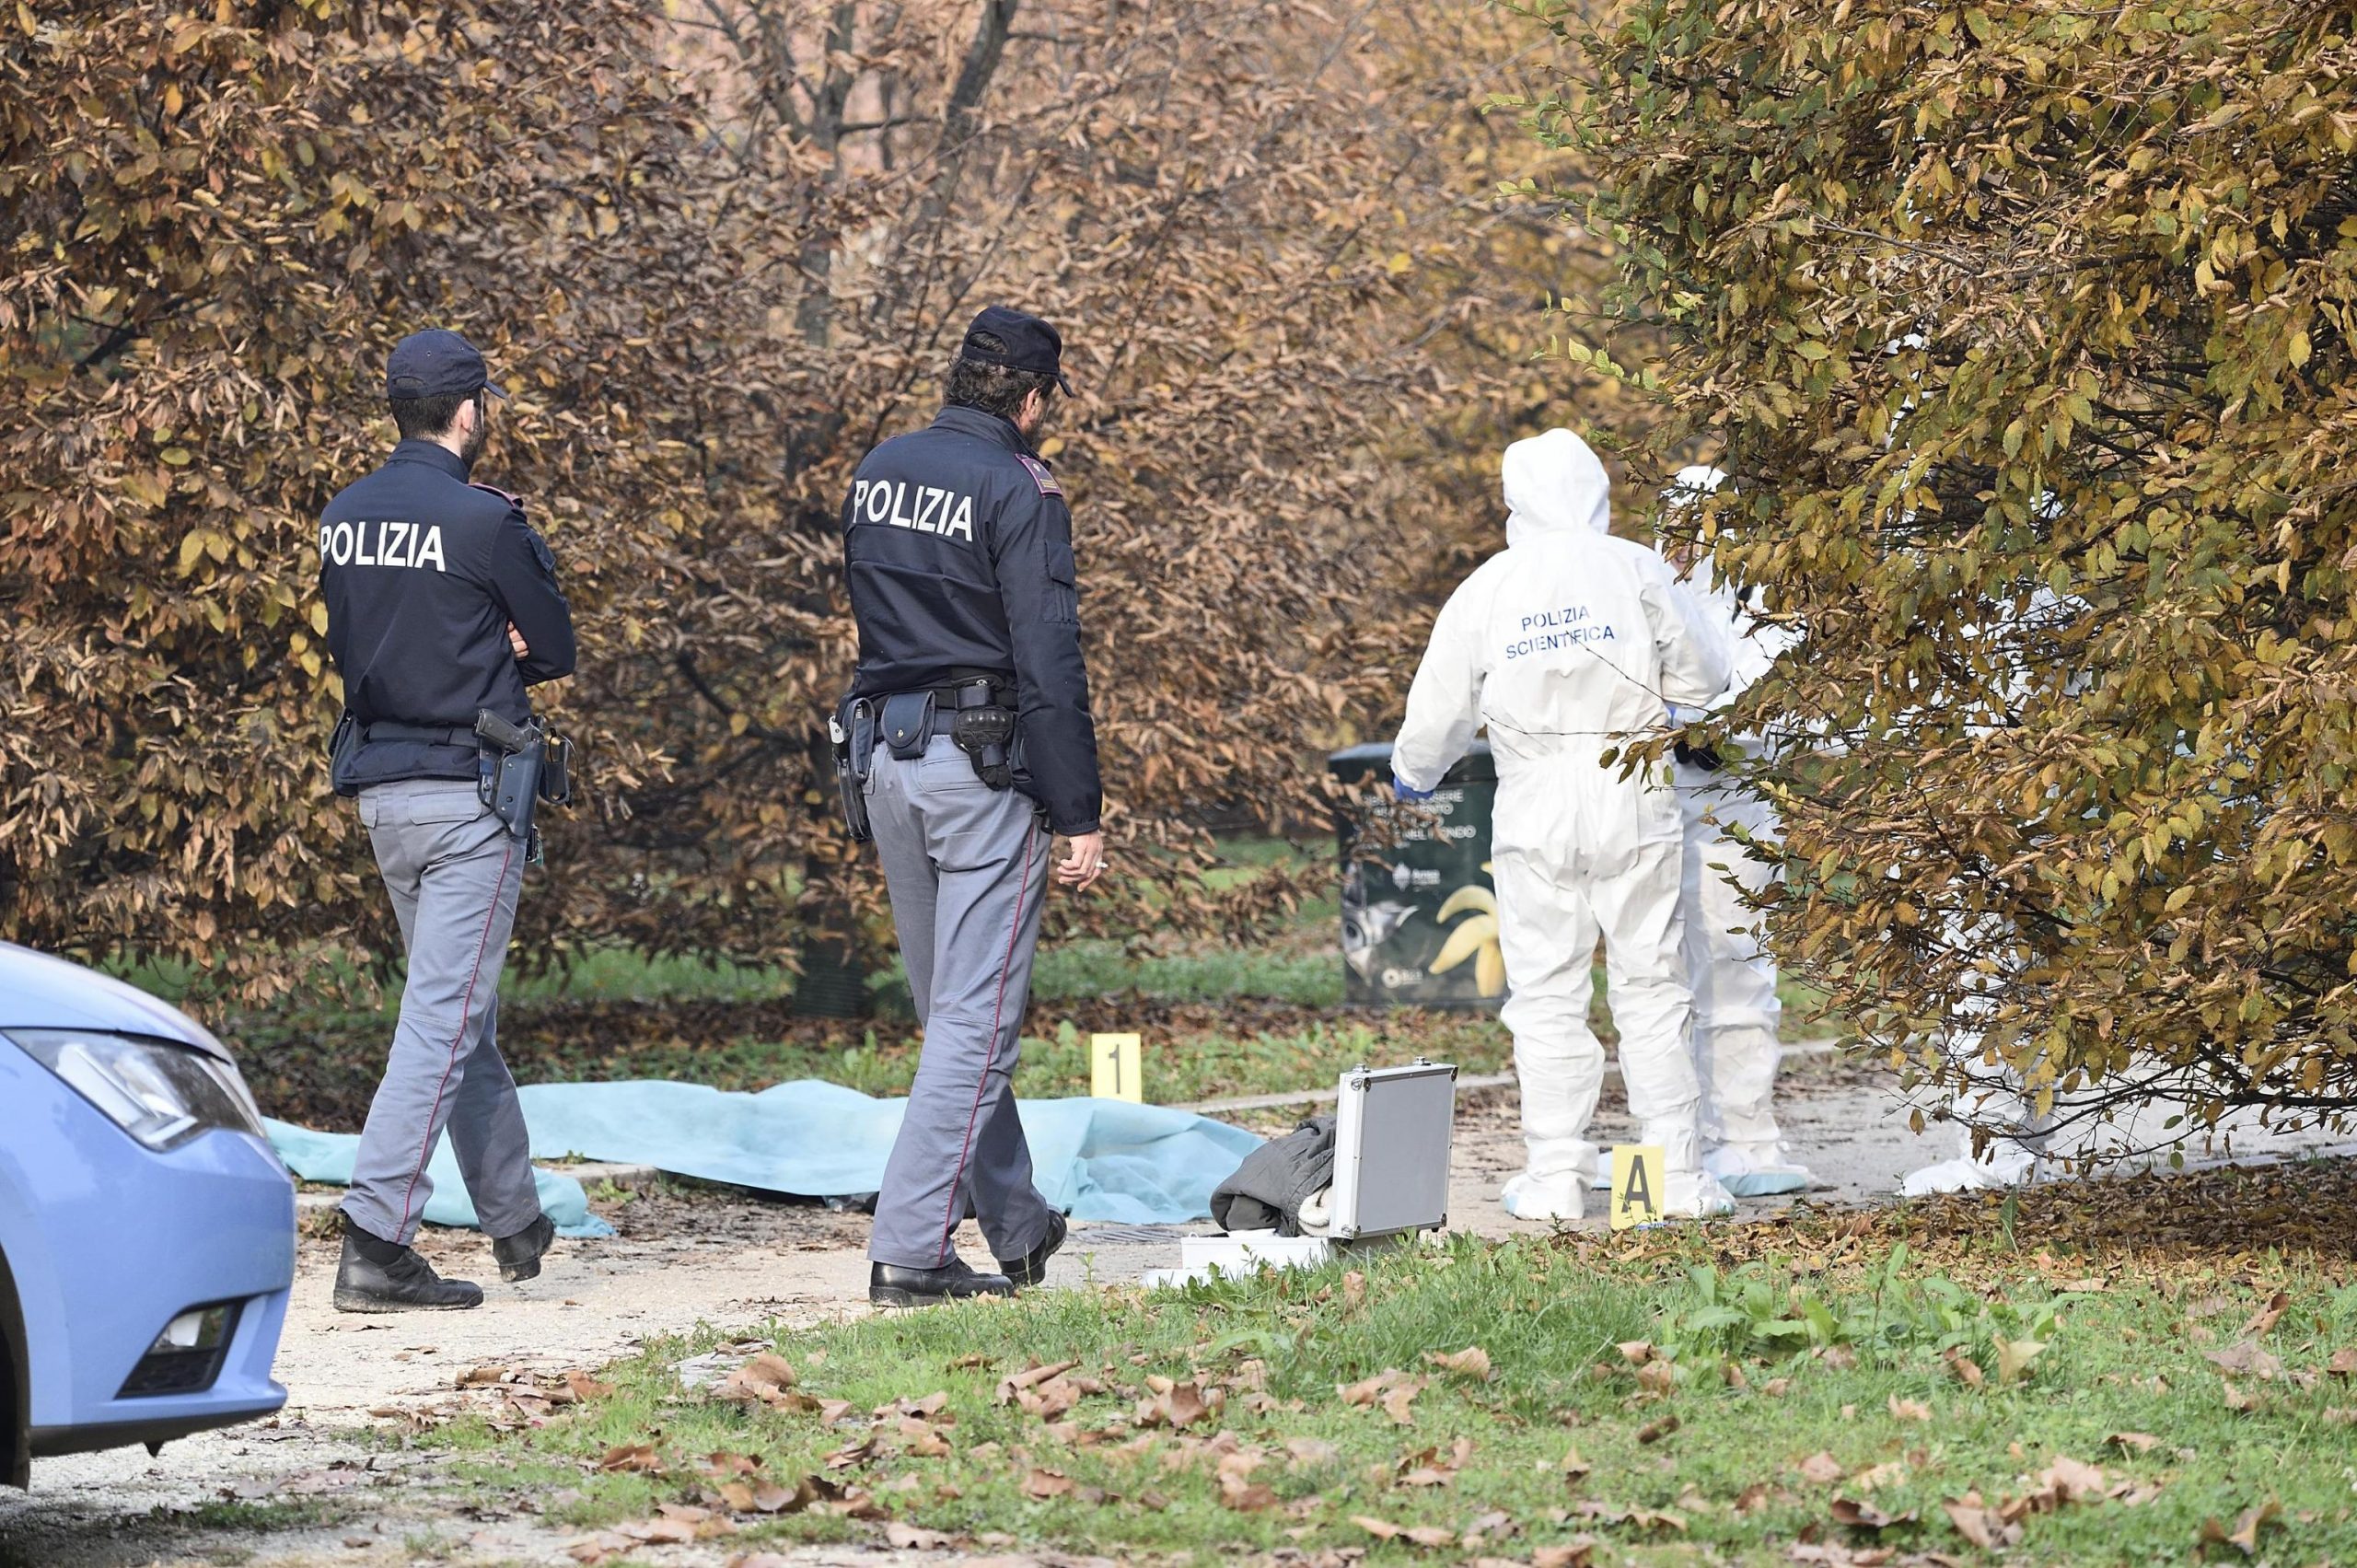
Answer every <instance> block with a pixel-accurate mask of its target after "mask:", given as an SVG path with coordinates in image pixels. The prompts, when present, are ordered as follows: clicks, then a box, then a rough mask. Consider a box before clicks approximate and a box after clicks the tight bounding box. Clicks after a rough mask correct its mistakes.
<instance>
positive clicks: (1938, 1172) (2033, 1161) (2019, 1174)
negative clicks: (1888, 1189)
mask: <svg viewBox="0 0 2357 1568" xmlns="http://www.w3.org/2000/svg"><path fill="white" fill-rule="evenodd" d="M2037 1170H2038V1156H2035V1155H2033V1154H2031V1153H2030V1152H2029V1151H2028V1150H2027V1149H2025V1148H2023V1147H2022V1146H2021V1145H2020V1144H1998V1145H1997V1146H1995V1147H1993V1148H1991V1150H1990V1151H1989V1157H1988V1158H1986V1159H1974V1158H1973V1157H1972V1156H1969V1155H1966V1156H1961V1157H1959V1158H1956V1159H1952V1160H1942V1161H1940V1162H1939V1164H1937V1165H1927V1166H1925V1167H1923V1168H1922V1169H1921V1170H1910V1171H1909V1172H1908V1173H1907V1175H1906V1176H1905V1177H1904V1178H1902V1179H1900V1181H1899V1183H1898V1191H1899V1193H1900V1195H1901V1196H1903V1197H1908V1198H1928V1197H1931V1196H1932V1195H1933V1194H1934V1193H1938V1192H1993V1191H1999V1190H2001V1189H2003V1188H2007V1187H2021V1186H2026V1185H2027V1184H2028V1182H2029V1180H2030V1179H2031V1177H2032V1176H2033V1175H2035V1174H2036V1172H2037Z"/></svg>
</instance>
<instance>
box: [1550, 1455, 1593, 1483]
mask: <svg viewBox="0 0 2357 1568" xmlns="http://www.w3.org/2000/svg"><path fill="white" fill-rule="evenodd" d="M1558 1468H1560V1469H1562V1472H1563V1479H1564V1480H1565V1481H1570V1482H1572V1483H1573V1484H1574V1485H1576V1484H1577V1483H1579V1482H1580V1481H1585V1480H1586V1479H1587V1476H1588V1472H1589V1471H1590V1470H1592V1469H1595V1468H1596V1467H1595V1466H1593V1465H1591V1464H1589V1463H1588V1462H1587V1461H1586V1460H1585V1459H1583V1458H1580V1451H1579V1450H1578V1449H1577V1448H1573V1449H1572V1450H1571V1451H1570V1452H1569V1453H1567V1454H1565V1455H1564V1456H1563V1462H1562V1465H1561V1466H1560V1467H1558Z"/></svg>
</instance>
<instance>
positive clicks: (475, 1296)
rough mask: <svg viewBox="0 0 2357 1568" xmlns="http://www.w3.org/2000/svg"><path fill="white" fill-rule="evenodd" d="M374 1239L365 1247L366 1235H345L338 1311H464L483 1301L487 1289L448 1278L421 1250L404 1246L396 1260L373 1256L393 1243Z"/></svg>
mask: <svg viewBox="0 0 2357 1568" xmlns="http://www.w3.org/2000/svg"><path fill="white" fill-rule="evenodd" d="M368 1240H369V1241H371V1242H374V1243H375V1245H374V1246H373V1247H370V1248H368V1249H367V1251H363V1250H362V1242H361V1238H360V1237H358V1236H356V1235H354V1233H353V1232H352V1231H351V1230H350V1229H349V1228H347V1229H346V1230H345V1231H344V1233H343V1261H342V1262H340V1263H338V1264H337V1265H336V1271H335V1309H336V1310H337V1311H338V1312H461V1311H464V1310H465V1309H466V1308H468V1307H481V1306H482V1286H480V1285H477V1284H474V1283H470V1282H469V1281H466V1280H446V1279H444V1278H443V1277H442V1276H441V1275H439V1274H437V1273H435V1272H434V1266H433V1265H432V1264H431V1263H428V1262H427V1261H426V1260H424V1259H423V1258H421V1257H419V1256H418V1255H417V1254H416V1252H414V1251H413V1250H412V1249H409V1248H406V1247H403V1248H401V1249H399V1250H398V1251H396V1252H395V1253H394V1254H393V1256H392V1258H391V1259H390V1260H389V1261H384V1262H379V1261H377V1260H376V1259H374V1258H371V1257H369V1256H368V1255H367V1252H376V1253H377V1254H378V1256H379V1257H381V1256H382V1255H383V1249H386V1248H389V1247H391V1246H393V1243H391V1242H389V1241H381V1240H378V1239H377V1237H368Z"/></svg>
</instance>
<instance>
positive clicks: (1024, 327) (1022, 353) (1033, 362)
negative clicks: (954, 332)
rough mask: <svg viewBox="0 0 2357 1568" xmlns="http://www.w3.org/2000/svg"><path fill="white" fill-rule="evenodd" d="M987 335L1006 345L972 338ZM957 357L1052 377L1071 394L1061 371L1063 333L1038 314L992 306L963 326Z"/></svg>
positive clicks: (1070, 389)
mask: <svg viewBox="0 0 2357 1568" xmlns="http://www.w3.org/2000/svg"><path fill="white" fill-rule="evenodd" d="M983 335H987V336H990V337H993V338H996V339H997V340H998V341H999V342H1000V343H1003V344H1004V345H1005V346H1004V347H1003V348H995V349H993V348H985V347H983V346H981V344H980V343H976V342H975V341H974V340H975V338H976V337H978V336H983ZM958 358H960V359H970V360H972V361H974V362H975V363H976V364H978V365H1004V366H1006V367H1007V368H1008V369H1009V370H1028V371H1030V372H1032V373H1033V374H1034V375H1039V376H1052V377H1055V378H1056V385H1057V386H1059V387H1062V389H1064V396H1065V397H1071V396H1072V395H1073V394H1072V383H1071V382H1070V381H1069V380H1067V379H1065V377H1064V370H1063V358H1064V340H1063V334H1062V333H1061V332H1059V331H1056V330H1055V329H1054V328H1053V327H1051V326H1050V325H1048V323H1046V322H1045V321H1042V320H1041V319H1039V318H1038V317H1037V316H1027V315H1025V314H1024V313H1023V312H1022V311H1020V310H1010V309H1008V308H1006V307H1005V306H1004V305H993V306H992V307H990V308H988V309H986V310H984V311H983V312H982V313H981V315H979V316H977V317H975V318H974V322H973V325H971V326H970V327H968V328H967V329H966V342H965V343H964V344H963V345H962V346H961V347H959V349H958Z"/></svg>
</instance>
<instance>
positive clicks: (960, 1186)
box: [934, 828, 1039, 1269]
mask: <svg viewBox="0 0 2357 1568" xmlns="http://www.w3.org/2000/svg"><path fill="white" fill-rule="evenodd" d="M1038 851H1039V830H1037V829H1036V828H1035V829H1033V830H1032V831H1031V832H1030V833H1029V834H1028V835H1027V836H1026V837H1025V839H1024V841H1023V880H1022V881H1021V882H1020V883H1018V884H1017V885H1016V890H1015V922H1014V923H1013V924H1012V925H1010V926H1009V927H1008V928H1007V933H1006V956H1005V957H1004V958H1002V959H1001V960H1000V962H999V969H998V1000H997V1001H996V1002H994V1003H993V1004H992V1005H991V1044H990V1049H989V1050H988V1051H984V1052H983V1053H982V1071H981V1076H980V1077H978V1078H977V1079H975V1081H974V1104H973V1107H972V1109H970V1110H968V1111H967V1112H966V1141H965V1143H964V1144H960V1145H959V1146H958V1168H957V1170H956V1172H955V1173H954V1174H952V1175H951V1177H950V1178H949V1202H948V1203H947V1205H946V1207H947V1211H948V1212H947V1213H946V1214H944V1215H943V1216H942V1221H941V1250H940V1252H939V1253H938V1254H936V1255H935V1259H934V1267H935V1268H936V1269H937V1268H940V1267H941V1266H942V1265H943V1264H945V1263H946V1262H948V1261H949V1238H950V1237H951V1236H952V1235H953V1234H954V1233H955V1232H956V1231H957V1229H958V1193H960V1192H962V1191H965V1187H966V1161H967V1159H968V1157H969V1156H971V1155H972V1154H973V1152H974V1123H975V1121H977V1120H979V1119H980V1118H981V1113H982V1091H983V1090H985V1089H987V1088H989V1087H990V1083H991V1068H992V1067H993V1065H995V1064H996V1063H997V1062H998V1039H999V1026H1000V1024H1001V1022H1002V1021H1003V1020H1004V1017H1005V1016H1006V980H1007V975H1008V972H1009V971H1010V970H1013V969H1014V968H1015V945H1016V943H1017V942H1020V941H1021V940H1022V939H1023V905H1024V900H1026V899H1028V897H1029V896H1030V892H1031V860H1032V856H1033V855H1034V854H1037V853H1038Z"/></svg>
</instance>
